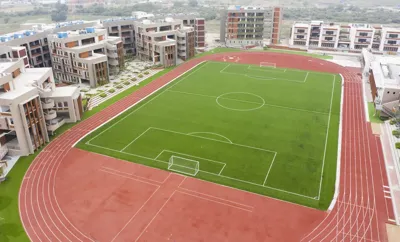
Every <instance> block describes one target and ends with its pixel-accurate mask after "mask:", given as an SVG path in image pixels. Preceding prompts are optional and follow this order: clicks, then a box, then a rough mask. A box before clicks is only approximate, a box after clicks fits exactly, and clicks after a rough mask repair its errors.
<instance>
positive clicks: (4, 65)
mask: <svg viewBox="0 0 400 242" xmlns="http://www.w3.org/2000/svg"><path fill="white" fill-rule="evenodd" d="M5 60H9V61H5ZM5 60H4V59H0V73H3V72H4V71H5V70H7V69H8V68H10V67H11V66H12V65H14V64H15V63H16V62H17V61H18V60H17V59H5Z"/></svg>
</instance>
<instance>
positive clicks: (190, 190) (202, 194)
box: [178, 179, 254, 210]
mask: <svg viewBox="0 0 400 242" xmlns="http://www.w3.org/2000/svg"><path fill="white" fill-rule="evenodd" d="M184 180H186V179H184ZM184 180H183V181H184ZM181 185H182V182H181V184H179V186H178V188H179V189H182V190H185V191H188V192H191V193H196V194H198V195H201V196H205V197H210V198H213V199H216V200H221V201H225V202H229V203H233V204H237V205H238V206H242V207H245V208H248V209H249V210H250V209H251V210H252V209H254V207H253V206H250V205H246V204H243V203H239V202H235V201H232V200H229V199H225V198H221V197H216V196H213V195H210V194H207V193H203V192H198V191H195V190H192V189H188V188H184V187H181Z"/></svg>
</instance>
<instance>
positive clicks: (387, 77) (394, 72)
mask: <svg viewBox="0 0 400 242" xmlns="http://www.w3.org/2000/svg"><path fill="white" fill-rule="evenodd" d="M371 69H372V71H373V73H374V79H375V84H376V86H377V87H379V88H384V87H386V88H395V89H400V58H399V57H390V56H374V61H372V62H371Z"/></svg>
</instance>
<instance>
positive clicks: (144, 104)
mask: <svg viewBox="0 0 400 242" xmlns="http://www.w3.org/2000/svg"><path fill="white" fill-rule="evenodd" d="M202 63H203V62H202ZM202 63H199V65H200V64H202ZM208 63H209V62H205V63H204V64H203V65H202V66H200V67H198V66H196V67H198V69H196V70H194V71H193V72H190V73H189V74H188V75H187V76H184V77H182V79H181V80H179V81H177V82H176V83H174V85H172V86H171V87H174V86H175V85H176V84H178V83H180V82H182V81H183V80H185V79H186V78H188V77H189V76H191V75H193V74H194V73H196V72H197V71H198V70H200V69H201V68H203V67H204V66H206V65H207V64H208ZM184 74H186V73H184ZM179 78H181V77H178V79H179ZM171 83H173V82H170V83H167V84H166V85H165V86H168V85H169V84H171ZM165 86H163V87H162V88H164V87H165ZM171 87H169V88H167V89H165V90H163V91H162V92H160V93H159V94H157V95H156V96H154V97H153V98H151V99H150V100H149V101H147V102H144V103H143V105H142V106H140V107H138V108H136V109H133V110H132V111H131V112H129V113H128V114H127V115H126V116H125V117H123V118H121V119H120V120H118V121H116V122H115V123H114V124H112V125H110V126H109V127H108V128H106V129H104V130H103V131H101V132H100V133H98V134H97V135H95V136H94V137H93V138H91V139H90V140H88V141H87V142H86V144H89V143H90V142H91V141H92V140H94V139H96V138H97V137H98V136H100V135H102V134H103V133H104V132H106V131H108V130H109V129H111V128H112V127H114V126H115V125H117V124H119V123H120V122H122V121H123V120H125V119H126V118H127V117H129V116H130V115H132V114H134V113H136V112H137V111H139V110H140V109H141V108H143V107H144V106H146V105H147V104H149V103H151V102H152V101H153V100H154V99H156V98H157V97H159V96H161V94H163V93H165V92H166V91H167V90H168V89H170V88H171ZM162 88H161V89H162ZM157 91H158V90H157ZM130 108H131V107H129V108H128V109H127V110H129V109H130ZM127 110H124V111H123V112H125V111H127ZM120 114H122V113H120ZM117 116H119V115H117ZM106 123H107V122H106ZM106 123H104V124H106ZM100 127H101V126H99V127H98V128H100ZM95 130H96V129H94V130H93V131H92V132H94V131H95Z"/></svg>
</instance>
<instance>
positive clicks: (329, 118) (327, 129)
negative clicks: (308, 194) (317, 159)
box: [318, 75, 343, 200]
mask: <svg viewBox="0 0 400 242" xmlns="http://www.w3.org/2000/svg"><path fill="white" fill-rule="evenodd" d="M332 83H333V87H332V94H331V104H330V106H329V116H328V126H327V127H326V135H325V147H324V156H323V158H322V168H321V176H320V180H319V190H318V200H319V199H320V196H321V189H322V177H323V174H324V168H325V158H326V148H327V147H328V137H329V127H330V124H331V113H332V103H333V94H334V92H335V83H336V75H333V81H332ZM342 95H343V94H342ZM338 145H339V144H338Z"/></svg>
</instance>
